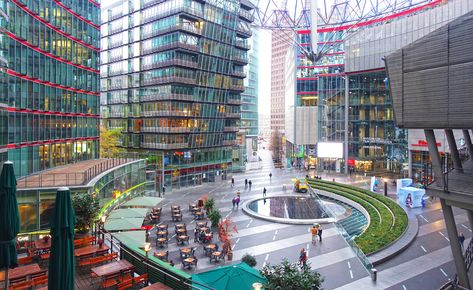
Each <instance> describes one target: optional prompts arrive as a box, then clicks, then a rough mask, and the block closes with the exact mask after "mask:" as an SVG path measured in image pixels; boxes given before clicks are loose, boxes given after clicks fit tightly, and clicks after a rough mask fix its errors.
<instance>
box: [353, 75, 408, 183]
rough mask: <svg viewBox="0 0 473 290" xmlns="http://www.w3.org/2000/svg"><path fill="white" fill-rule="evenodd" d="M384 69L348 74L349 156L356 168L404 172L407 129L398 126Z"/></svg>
mask: <svg viewBox="0 0 473 290" xmlns="http://www.w3.org/2000/svg"><path fill="white" fill-rule="evenodd" d="M388 88H389V86H388V79H387V77H386V72H385V71H377V72H370V73H362V74H355V75H350V76H349V94H350V98H349V106H350V107H349V113H348V114H349V116H348V118H349V124H348V156H349V158H350V159H352V160H351V161H350V162H349V163H350V169H351V170H352V171H353V170H355V171H356V172H371V173H373V174H380V173H385V172H391V173H394V174H397V175H399V176H400V175H401V173H402V172H401V171H402V164H403V163H407V162H408V156H407V149H408V148H407V130H404V129H399V128H397V127H396V126H395V123H394V115H393V108H392V102H391V98H389V91H388Z"/></svg>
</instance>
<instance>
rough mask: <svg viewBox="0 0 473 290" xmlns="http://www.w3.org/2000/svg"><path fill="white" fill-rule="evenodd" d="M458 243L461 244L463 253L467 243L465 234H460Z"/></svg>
mask: <svg viewBox="0 0 473 290" xmlns="http://www.w3.org/2000/svg"><path fill="white" fill-rule="evenodd" d="M458 242H459V243H460V248H461V250H462V252H463V243H465V235H464V234H463V233H460V235H459V236H458Z"/></svg>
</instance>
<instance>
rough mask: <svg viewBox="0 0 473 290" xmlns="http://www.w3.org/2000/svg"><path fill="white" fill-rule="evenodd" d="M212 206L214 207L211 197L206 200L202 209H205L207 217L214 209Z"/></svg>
mask: <svg viewBox="0 0 473 290" xmlns="http://www.w3.org/2000/svg"><path fill="white" fill-rule="evenodd" d="M214 206H215V199H214V198H213V197H211V198H209V199H207V200H206V201H205V202H204V207H205V210H206V211H207V215H208V214H209V213H210V212H211V211H212V210H213V209H214Z"/></svg>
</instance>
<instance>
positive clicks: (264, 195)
mask: <svg viewBox="0 0 473 290" xmlns="http://www.w3.org/2000/svg"><path fill="white" fill-rule="evenodd" d="M263 197H266V187H265V188H263Z"/></svg>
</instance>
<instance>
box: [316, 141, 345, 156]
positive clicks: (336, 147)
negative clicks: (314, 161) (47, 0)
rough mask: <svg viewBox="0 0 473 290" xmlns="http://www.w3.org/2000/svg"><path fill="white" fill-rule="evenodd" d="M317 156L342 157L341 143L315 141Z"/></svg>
mask: <svg viewBox="0 0 473 290" xmlns="http://www.w3.org/2000/svg"><path fill="white" fill-rule="evenodd" d="M317 157H319V158H343V143H339V142H319V143H317Z"/></svg>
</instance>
